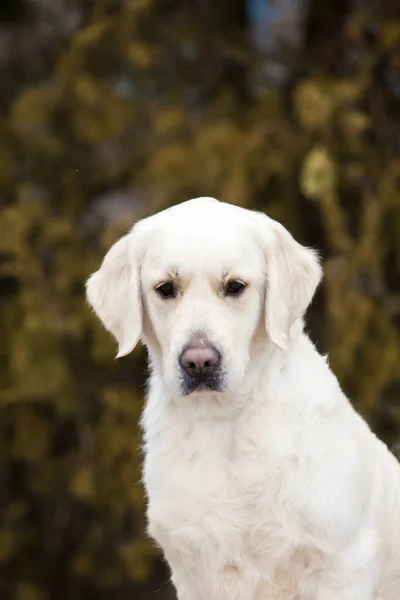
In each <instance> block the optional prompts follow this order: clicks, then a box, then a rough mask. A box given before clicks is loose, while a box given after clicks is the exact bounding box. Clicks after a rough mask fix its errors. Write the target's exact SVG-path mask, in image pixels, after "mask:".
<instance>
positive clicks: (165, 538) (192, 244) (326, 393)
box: [86, 198, 400, 600]
mask: <svg viewBox="0 0 400 600" xmlns="http://www.w3.org/2000/svg"><path fill="white" fill-rule="evenodd" d="M321 275H322V271H321V266H320V262H319V260H318V256H317V254H316V253H315V252H314V251H313V250H311V249H309V248H305V247H303V246H302V245H300V244H299V243H298V242H296V241H295V240H294V238H293V237H292V236H291V234H290V233H289V232H288V231H287V230H286V229H285V228H284V227H283V226H282V225H281V224H279V223H278V222H276V221H274V220H273V219H271V218H269V217H268V216H266V215H264V214H261V213H258V212H254V211H250V210H246V209H243V208H239V207H237V206H233V205H229V204H226V203H223V202H219V201H218V200H216V199H214V198H196V199H193V200H189V201H187V202H183V203H182V204H178V205H176V206H173V207H171V208H169V209H167V210H164V211H162V212H160V213H158V214H156V215H154V216H151V217H149V218H146V219H143V220H142V221H139V222H138V223H137V224H135V225H134V227H133V229H132V230H131V231H130V232H129V233H128V234H127V235H125V236H124V237H122V238H121V239H120V240H119V241H117V242H116V243H115V244H114V245H113V246H112V247H111V249H110V250H109V252H108V254H107V255H106V256H105V258H104V261H103V263H102V265H101V267H100V269H99V270H98V271H97V272H96V273H94V274H93V275H92V276H91V277H90V278H89V279H88V282H87V285H86V289H87V299H88V302H89V304H90V305H91V307H92V308H93V310H94V312H95V313H96V314H97V315H98V317H99V318H100V320H101V321H102V323H103V324H104V326H105V328H106V329H107V330H108V331H110V332H111V334H112V335H113V336H114V337H115V338H116V340H117V342H118V347H119V350H118V355H117V356H124V355H126V354H128V353H130V352H131V351H132V350H133V349H134V348H135V346H136V344H137V343H138V341H139V340H140V339H142V340H143V342H144V344H145V345H146V347H147V349H148V354H149V363H150V369H151V376H150V381H149V387H148V393H147V402H146V406H145V410H144V414H143V419H142V426H143V430H144V446H145V460H144V468H143V480H144V485H145V489H146V494H147V499H148V503H147V506H148V508H147V517H148V530H149V534H150V536H152V538H153V539H154V540H155V541H156V543H157V544H158V545H159V546H160V547H161V549H162V550H163V552H164V555H165V558H166V560H167V562H168V564H169V566H170V569H171V573H172V582H173V584H174V586H175V588H176V591H177V595H178V598H179V600H399V598H400V468H399V463H398V462H397V460H396V459H395V457H394V456H393V455H392V454H391V453H390V452H389V450H388V449H387V447H386V446H385V445H384V444H383V443H382V442H381V441H379V440H378V439H377V438H376V437H375V436H374V434H373V433H372V432H371V430H370V429H369V427H368V425H367V424H366V422H365V421H364V420H363V419H362V418H361V417H360V416H359V415H358V414H357V413H356V412H355V410H354V409H353V408H352V406H351V404H350V402H349V401H348V399H347V398H346V396H345V395H344V393H343V392H342V390H341V388H340V386H339V383H338V381H337V379H336V377H335V376H334V374H333V373H332V372H331V370H330V368H329V365H328V362H327V359H326V357H323V356H321V355H320V354H319V353H318V352H317V350H316V349H315V347H314V345H313V344H312V342H311V341H310V339H309V337H308V336H307V335H306V333H305V332H304V320H303V317H304V314H305V312H306V309H307V307H308V306H309V304H310V302H311V300H312V298H313V296H314V293H315V291H316V288H317V286H318V284H319V282H320V279H321Z"/></svg>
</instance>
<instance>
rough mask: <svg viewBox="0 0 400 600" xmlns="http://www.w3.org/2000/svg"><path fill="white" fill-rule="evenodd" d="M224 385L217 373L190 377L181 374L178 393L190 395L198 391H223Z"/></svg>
mask: <svg viewBox="0 0 400 600" xmlns="http://www.w3.org/2000/svg"><path fill="white" fill-rule="evenodd" d="M225 391H226V390H225V386H224V381H223V378H222V377H221V376H219V375H209V376H206V377H191V376H189V375H186V374H185V375H183V376H182V378H181V381H180V395H181V396H183V397H184V396H190V395H191V394H194V393H196V394H198V393H207V392H208V393H214V394H215V393H224V392H225Z"/></svg>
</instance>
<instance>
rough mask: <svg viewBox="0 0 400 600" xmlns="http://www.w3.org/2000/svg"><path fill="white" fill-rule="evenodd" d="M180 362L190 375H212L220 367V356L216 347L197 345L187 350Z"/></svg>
mask: <svg viewBox="0 0 400 600" xmlns="http://www.w3.org/2000/svg"><path fill="white" fill-rule="evenodd" d="M179 360H180V363H181V366H182V368H183V369H184V370H185V371H186V372H187V373H188V374H189V375H192V376H196V375H197V376H198V375H212V374H213V373H214V372H215V370H216V369H217V367H218V365H219V362H220V355H219V352H218V350H217V349H216V348H214V346H211V345H209V344H207V345H204V344H196V345H193V346H188V347H187V348H185V350H184V351H183V352H182V354H181V356H180V359H179Z"/></svg>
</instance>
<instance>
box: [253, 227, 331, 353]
mask: <svg viewBox="0 0 400 600" xmlns="http://www.w3.org/2000/svg"><path fill="white" fill-rule="evenodd" d="M269 221H270V224H272V233H273V236H272V242H271V246H270V247H269V248H268V254H267V263H268V264H267V280H268V283H267V293H266V306H265V325H266V330H267V334H268V337H269V338H270V340H271V341H272V342H273V343H274V344H275V345H277V346H279V348H281V349H282V350H287V348H288V341H289V332H290V328H291V326H292V325H293V323H294V322H295V321H296V320H297V319H299V318H300V317H301V316H303V314H304V313H305V311H306V309H307V308H308V305H309V304H310V302H311V300H312V298H313V296H314V293H315V291H316V289H317V286H318V284H319V282H320V280H321V276H322V270H321V267H320V264H319V260H318V256H317V253H316V252H314V251H313V250H310V249H309V248H305V247H304V246H302V245H301V244H299V243H298V242H296V240H295V239H294V238H293V237H292V236H291V235H290V233H289V232H288V231H287V230H286V229H285V228H284V227H283V226H282V225H281V224H280V223H277V222H276V221H273V220H272V219H269Z"/></svg>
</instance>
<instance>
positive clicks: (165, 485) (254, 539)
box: [145, 422, 294, 571]
mask: <svg viewBox="0 0 400 600" xmlns="http://www.w3.org/2000/svg"><path fill="white" fill-rule="evenodd" d="M261 425H262V424H260V426H261ZM164 431H165V429H164ZM250 432H251V435H250ZM171 433H172V432H171V430H170V431H169V432H166V433H165V434H162V435H161V434H160V438H159V440H158V442H157V444H149V451H148V454H147V457H146V462H145V484H146V487H147V491H148V495H149V512H148V516H149V529H150V533H151V534H152V535H153V537H154V538H155V539H156V540H157V541H158V543H159V544H160V545H161V546H162V547H163V549H164V551H165V552H166V555H167V558H168V560H169V561H170V563H172V564H173V563H174V562H179V563H182V562H185V563H186V564H187V568H192V567H194V568H196V564H198V561H199V557H200V556H201V560H202V561H204V560H207V559H209V560H210V561H213V562H214V564H217V563H221V564H224V563H226V564H235V563H237V562H239V561H243V558H244V557H245V560H246V561H247V562H248V563H249V564H251V565H252V567H254V568H256V569H259V570H260V571H265V570H266V569H268V571H270V570H271V567H273V565H274V564H277V565H278V564H279V563H280V562H282V561H283V562H284V561H285V559H287V558H288V557H289V556H290V555H291V553H292V552H293V550H294V544H293V540H292V533H293V528H292V527H291V526H290V525H289V520H288V508H289V507H288V503H287V498H290V497H291V494H290V491H289V490H288V481H290V480H291V478H290V477H288V476H287V475H288V469H293V455H292V454H294V453H291V451H290V448H291V445H288V443H287V440H284V439H282V437H281V438H280V439H272V438H270V439H269V440H268V438H267V437H266V436H265V435H264V437H261V438H260V437H259V435H260V432H259V431H257V427H255V425H254V423H252V424H250V426H248V427H246V426H241V427H238V428H233V427H232V426H231V425H230V424H225V423H223V422H217V423H215V422H210V423H207V424H204V427H201V426H199V424H197V425H196V427H194V428H193V429H192V430H191V431H187V430H185V427H178V426H177V425H176V424H175V425H174V433H173V435H171ZM265 433H266V432H265V431H264V434H265ZM254 436H256V437H254ZM161 437H162V438H163V442H162V443H161ZM255 439H257V443H255ZM260 440H261V441H260Z"/></svg>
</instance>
